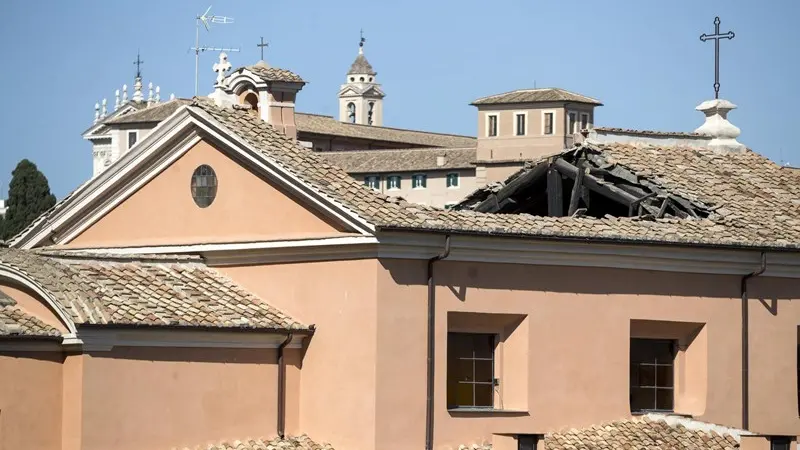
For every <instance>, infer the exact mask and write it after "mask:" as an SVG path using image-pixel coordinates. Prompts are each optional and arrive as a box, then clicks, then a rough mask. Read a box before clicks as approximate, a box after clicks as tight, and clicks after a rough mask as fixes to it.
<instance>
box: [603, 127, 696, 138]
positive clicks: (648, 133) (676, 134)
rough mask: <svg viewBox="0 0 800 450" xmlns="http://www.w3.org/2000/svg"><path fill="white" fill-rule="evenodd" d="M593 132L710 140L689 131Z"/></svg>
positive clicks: (622, 129) (616, 129)
mask: <svg viewBox="0 0 800 450" xmlns="http://www.w3.org/2000/svg"><path fill="white" fill-rule="evenodd" d="M593 129H594V130H595V131H601V132H605V133H614V134H629V135H632V136H669V137H687V138H705V139H711V137H709V136H704V135H702V134H699V133H694V132H689V131H657V130H634V129H631V128H617V127H594V128H593Z"/></svg>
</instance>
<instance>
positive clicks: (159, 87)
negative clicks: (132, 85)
mask: <svg viewBox="0 0 800 450" xmlns="http://www.w3.org/2000/svg"><path fill="white" fill-rule="evenodd" d="M156 103H161V86H156Z"/></svg>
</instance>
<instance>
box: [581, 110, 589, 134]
mask: <svg viewBox="0 0 800 450" xmlns="http://www.w3.org/2000/svg"><path fill="white" fill-rule="evenodd" d="M588 129H589V115H588V114H586V113H583V114H581V130H588Z"/></svg>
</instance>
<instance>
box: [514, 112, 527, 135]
mask: <svg viewBox="0 0 800 450" xmlns="http://www.w3.org/2000/svg"><path fill="white" fill-rule="evenodd" d="M525 117H526V115H525V114H517V121H516V123H515V125H516V135H517V136H525Z"/></svg>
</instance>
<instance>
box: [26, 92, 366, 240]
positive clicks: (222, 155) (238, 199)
mask: <svg viewBox="0 0 800 450" xmlns="http://www.w3.org/2000/svg"><path fill="white" fill-rule="evenodd" d="M204 165H205V166H208V167H210V168H211V169H212V170H213V172H214V176H215V178H216V180H217V185H216V186H217V187H216V193H215V196H214V198H213V201H212V202H211V203H210V205H208V206H207V207H201V206H203V205H201V206H198V203H197V201H196V197H198V196H197V195H193V190H192V180H193V173H194V172H195V170H196V169H197V168H198V167H200V166H204ZM205 179H209V178H208V177H206V178H205ZM195 193H196V190H195ZM198 201H200V202H202V200H198ZM354 233H355V234H360V235H368V234H370V233H371V226H370V225H369V224H367V223H366V222H364V221H363V220H361V219H360V218H359V217H357V216H355V215H353V214H352V213H351V212H349V211H347V210H343V209H342V208H341V206H340V205H338V204H336V203H335V202H333V201H328V199H326V198H325V196H324V195H317V194H315V193H314V188H313V187H312V186H309V185H306V184H305V183H303V182H302V181H301V180H300V179H298V178H297V177H296V176H294V175H293V174H292V173H291V172H290V171H288V170H287V169H286V168H285V167H282V166H281V165H280V164H277V163H276V162H275V161H272V160H270V159H269V158H266V157H265V156H264V154H263V153H261V152H259V151H257V150H255V149H249V148H244V144H243V143H242V142H241V140H239V139H237V137H236V135H234V134H233V133H232V132H230V130H227V129H225V128H224V127H222V126H221V125H220V124H219V123H216V122H215V121H214V120H213V119H211V118H209V117H208V116H203V115H201V114H199V113H197V112H194V111H193V110H191V108H189V107H183V108H181V109H180V110H178V111H177V112H176V113H175V114H173V116H171V117H170V118H169V119H167V120H165V121H163V122H162V123H161V124H160V125H159V126H158V127H157V128H156V129H154V131H153V133H151V134H150V135H148V136H147V137H146V138H145V139H143V141H142V142H141V143H140V145H137V147H136V150H135V151H132V152H129V153H127V154H126V155H124V156H123V157H122V158H120V159H119V160H117V161H116V162H115V163H114V164H112V166H110V167H109V168H108V169H107V170H106V171H105V172H103V173H102V174H101V175H100V176H98V177H96V178H94V179H92V180H90V181H89V182H87V183H86V184H84V185H83V186H81V187H80V188H79V189H77V190H76V191H75V192H73V193H72V194H70V195H69V196H68V197H67V198H66V199H65V200H63V201H62V202H60V203H59V204H58V205H57V206H56V207H55V208H54V210H53V211H51V212H50V213H48V214H47V215H46V216H45V217H42V218H40V219H37V221H35V222H34V224H32V225H31V226H30V227H29V228H28V229H27V230H26V231H24V232H23V233H21V234H20V235H19V236H17V237H15V238H14V240H13V241H12V242H11V244H12V245H13V246H16V247H25V248H31V247H38V246H42V245H53V244H56V245H65V246H70V247H111V246H113V247H124V246H145V245H183V244H197V243H213V242H252V241H268V240H292V239H308V238H323V237H332V236H341V235H342V234H354Z"/></svg>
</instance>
